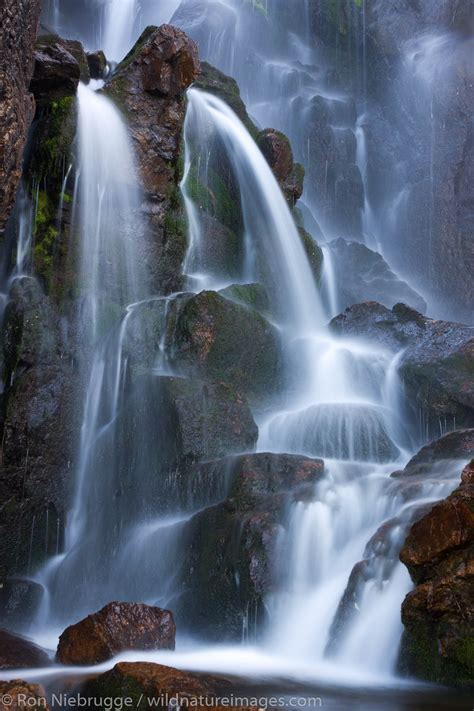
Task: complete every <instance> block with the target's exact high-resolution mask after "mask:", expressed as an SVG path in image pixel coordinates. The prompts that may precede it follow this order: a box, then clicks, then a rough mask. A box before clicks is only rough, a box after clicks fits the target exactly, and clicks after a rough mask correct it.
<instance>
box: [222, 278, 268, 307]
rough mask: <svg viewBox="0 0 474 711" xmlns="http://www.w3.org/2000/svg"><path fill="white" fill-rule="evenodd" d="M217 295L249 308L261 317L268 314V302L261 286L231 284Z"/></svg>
mask: <svg viewBox="0 0 474 711" xmlns="http://www.w3.org/2000/svg"><path fill="white" fill-rule="evenodd" d="M219 294H221V295H222V296H225V298H226V299H230V300H231V301H235V302H236V303H237V304H242V305H243V306H250V307H251V308H253V309H255V310H256V311H259V312H260V313H262V314H263V315H265V314H268V313H269V312H270V300H269V298H268V294H267V292H266V290H265V287H264V286H262V284H257V283H255V284H232V285H231V286H226V288H225V289H221V290H220V291H219Z"/></svg>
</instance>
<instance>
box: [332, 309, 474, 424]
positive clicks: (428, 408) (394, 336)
mask: <svg viewBox="0 0 474 711" xmlns="http://www.w3.org/2000/svg"><path fill="white" fill-rule="evenodd" d="M330 328H331V330H332V331H333V333H335V334H338V335H340V336H349V337H353V336H354V337H358V338H364V340H369V341H372V342H373V343H374V344H376V345H379V346H383V347H385V348H388V349H390V350H392V351H393V352H394V353H395V352H398V351H400V350H403V354H402V356H401V360H400V366H399V372H400V375H401V377H402V380H403V381H404V383H405V387H406V394H407V398H408V401H409V402H411V403H412V406H414V407H417V408H419V409H421V411H422V413H423V417H424V419H425V420H426V425H425V430H426V431H427V434H428V436H429V437H433V438H434V437H435V436H436V435H437V434H439V430H440V424H442V425H443V426H445V427H446V428H447V429H456V428H468V427H472V426H473V425H474V385H473V384H474V379H473V377H472V376H473V363H474V328H472V327H470V326H464V325H462V324H458V323H451V322H449V321H438V320H434V319H430V318H427V317H425V316H422V315H421V314H420V313H418V312H417V311H415V310H414V309H411V308H410V307H408V306H406V305H405V304H396V305H395V306H394V307H393V309H392V310H390V309H387V308H386V307H385V306H382V305H381V304H378V303H376V302H371V301H368V302H364V303H362V304H356V305H354V306H351V307H350V308H348V309H346V310H345V311H344V313H343V314H340V315H339V316H336V317H335V318H334V319H333V320H332V321H331V323H330Z"/></svg>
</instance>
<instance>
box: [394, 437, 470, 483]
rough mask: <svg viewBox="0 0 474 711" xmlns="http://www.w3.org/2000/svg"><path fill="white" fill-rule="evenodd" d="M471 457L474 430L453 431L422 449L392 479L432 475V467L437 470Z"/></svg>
mask: <svg viewBox="0 0 474 711" xmlns="http://www.w3.org/2000/svg"><path fill="white" fill-rule="evenodd" d="M473 457H474V429H467V430H455V431H454V432H448V434H445V435H443V437H440V438H439V439H437V440H435V441H434V442H430V443H429V444H427V445H425V446H424V447H422V448H421V449H420V451H419V452H418V453H417V454H415V456H414V457H412V458H411V459H410V461H409V462H408V464H407V465H406V466H405V468H404V469H403V470H402V471H398V472H394V473H393V474H392V477H397V478H400V477H403V478H405V477H418V476H421V477H423V476H426V475H429V474H430V473H432V471H433V467H434V466H436V467H437V468H439V467H440V466H441V467H443V466H445V463H446V462H450V463H451V462H452V460H460V461H462V460H464V461H466V460H468V459H472V458H473Z"/></svg>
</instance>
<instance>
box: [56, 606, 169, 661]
mask: <svg viewBox="0 0 474 711" xmlns="http://www.w3.org/2000/svg"><path fill="white" fill-rule="evenodd" d="M175 634H176V626H175V624H174V620H173V615H172V613H171V612H170V611H169V610H162V609H161V608H159V607H150V606H149V605H143V604H135V603H127V602H111V603H109V604H108V605H106V606H105V607H103V608H102V610H100V611H99V612H96V613H94V614H93V615H89V616H88V617H86V618H85V619H84V620H81V621H80V622H78V623H77V624H75V625H71V626H70V627H68V628H67V629H66V630H65V631H64V632H63V633H62V635H61V636H60V638H59V644H58V650H57V653H56V659H57V661H58V662H61V663H62V664H87V665H88V664H99V663H100V662H105V661H107V659H111V658H112V657H114V656H115V655H116V654H118V653H119V652H123V651H125V650H128V649H138V650H150V649H174V645H175Z"/></svg>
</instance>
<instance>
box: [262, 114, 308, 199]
mask: <svg viewBox="0 0 474 711" xmlns="http://www.w3.org/2000/svg"><path fill="white" fill-rule="evenodd" d="M257 145H258V147H259V148H260V150H261V151H262V153H263V155H264V156H265V159H266V161H267V163H268V165H269V166H270V168H271V169H272V171H273V174H274V175H275V178H276V179H277V181H278V183H279V185H280V187H281V189H282V192H283V194H284V196H285V199H286V201H287V202H288V204H289V205H290V207H294V205H295V203H296V202H297V201H298V200H299V199H300V197H301V196H302V194H303V183H304V168H303V166H302V165H300V164H299V163H294V162H293V151H292V150H291V144H290V141H289V140H288V138H287V137H286V136H285V134H284V133H281V131H276V130H275V129H274V128H265V129H264V130H263V131H260V133H259V134H258V136H257Z"/></svg>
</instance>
